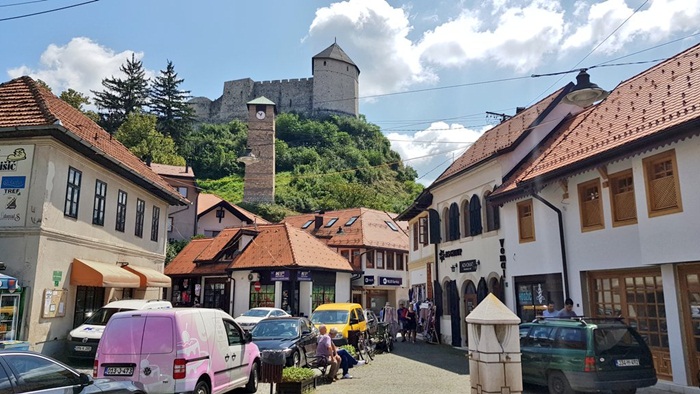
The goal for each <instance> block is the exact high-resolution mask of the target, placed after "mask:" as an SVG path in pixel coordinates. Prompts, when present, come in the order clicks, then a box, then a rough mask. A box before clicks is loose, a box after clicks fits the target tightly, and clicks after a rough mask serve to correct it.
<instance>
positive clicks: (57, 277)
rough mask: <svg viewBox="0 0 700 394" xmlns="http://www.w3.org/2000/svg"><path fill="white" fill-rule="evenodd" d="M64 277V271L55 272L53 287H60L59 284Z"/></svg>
mask: <svg viewBox="0 0 700 394" xmlns="http://www.w3.org/2000/svg"><path fill="white" fill-rule="evenodd" d="M62 277H63V271H54V272H53V285H54V286H58V283H59V282H60V281H61V278H62Z"/></svg>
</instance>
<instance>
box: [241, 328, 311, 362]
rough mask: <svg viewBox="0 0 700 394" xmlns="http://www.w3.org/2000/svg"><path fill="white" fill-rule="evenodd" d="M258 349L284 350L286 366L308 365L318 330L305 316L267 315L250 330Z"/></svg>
mask: <svg viewBox="0 0 700 394" xmlns="http://www.w3.org/2000/svg"><path fill="white" fill-rule="evenodd" d="M250 334H251V335H252V337H253V343H255V344H256V345H258V349H260V351H261V352H262V351H264V350H284V355H285V357H286V359H287V366H290V367H291V366H294V367H299V366H305V365H309V363H310V361H311V359H312V358H313V357H314V356H315V355H316V342H318V330H317V329H316V327H314V325H313V323H311V321H310V320H309V319H307V318H305V317H292V316H289V317H269V318H267V319H263V320H261V321H260V322H259V323H258V324H257V325H255V328H253V330H252V331H251V332H250Z"/></svg>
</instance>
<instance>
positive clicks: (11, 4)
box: [0, 0, 49, 8]
mask: <svg viewBox="0 0 700 394" xmlns="http://www.w3.org/2000/svg"><path fill="white" fill-rule="evenodd" d="M45 1H49V0H34V1H24V2H21V3H10V4H2V5H0V8H5V7H14V6H16V5H25V4H33V3H43V2H45Z"/></svg>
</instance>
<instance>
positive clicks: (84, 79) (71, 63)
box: [7, 37, 154, 96]
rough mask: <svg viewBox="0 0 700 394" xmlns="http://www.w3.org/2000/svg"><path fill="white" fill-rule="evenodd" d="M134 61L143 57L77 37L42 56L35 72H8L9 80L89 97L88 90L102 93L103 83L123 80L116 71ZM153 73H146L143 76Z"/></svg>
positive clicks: (51, 47)
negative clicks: (29, 79)
mask: <svg viewBox="0 0 700 394" xmlns="http://www.w3.org/2000/svg"><path fill="white" fill-rule="evenodd" d="M132 53H134V56H135V57H136V59H137V60H140V59H142V58H143V56H144V54H143V53H140V52H133V51H129V50H127V51H123V52H120V53H116V52H115V51H113V50H112V49H109V48H106V47H104V46H102V45H99V44H98V43H96V42H94V41H92V40H90V39H89V38H85V37H76V38H73V39H72V40H70V42H68V43H67V44H66V45H64V46H59V45H56V44H51V45H49V46H48V48H46V50H45V51H44V53H43V54H42V55H41V58H40V60H39V65H38V67H37V68H36V69H33V68H31V67H29V66H26V65H22V66H20V67H17V68H13V69H10V70H8V72H7V73H8V74H9V76H10V77H11V78H16V77H19V76H22V75H29V76H30V77H32V78H35V79H41V80H42V81H44V82H46V83H47V84H48V85H49V86H50V87H51V89H53V92H54V93H55V94H57V95H58V94H59V93H60V92H62V91H64V90H66V89H68V88H72V89H74V90H76V91H78V92H81V93H83V94H85V95H88V96H92V93H90V90H98V91H99V90H102V89H103V87H102V79H104V78H110V77H112V76H116V77H118V78H123V74H122V72H121V71H119V67H120V66H121V65H122V64H124V63H126V60H127V59H130V58H131V54H132ZM153 75H154V73H153V72H152V71H149V70H146V76H147V77H151V76H153Z"/></svg>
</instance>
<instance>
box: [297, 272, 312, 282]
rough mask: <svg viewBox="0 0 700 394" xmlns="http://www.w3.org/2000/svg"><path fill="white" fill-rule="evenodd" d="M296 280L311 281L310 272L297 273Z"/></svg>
mask: <svg viewBox="0 0 700 394" xmlns="http://www.w3.org/2000/svg"><path fill="white" fill-rule="evenodd" d="M297 280H299V281H307V282H308V281H311V271H297Z"/></svg>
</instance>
